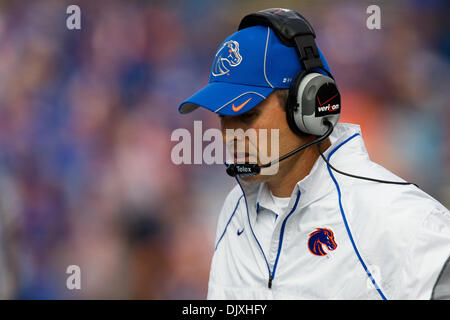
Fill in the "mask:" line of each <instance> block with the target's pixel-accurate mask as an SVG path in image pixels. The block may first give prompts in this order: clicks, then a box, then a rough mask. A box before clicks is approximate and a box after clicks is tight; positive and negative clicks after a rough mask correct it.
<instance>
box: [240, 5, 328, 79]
mask: <svg viewBox="0 0 450 320" xmlns="http://www.w3.org/2000/svg"><path fill="white" fill-rule="evenodd" d="M257 25H262V26H267V27H270V28H271V29H272V30H273V31H274V32H275V34H276V35H277V36H278V38H279V39H280V40H281V42H282V43H283V44H284V45H286V46H289V47H293V46H295V48H296V49H297V53H298V55H299V57H300V61H301V62H302V63H303V65H304V67H305V70H306V71H311V70H312V69H313V68H321V69H323V70H324V69H325V68H324V67H323V64H322V60H321V59H320V55H319V50H318V49H317V45H316V42H315V41H314V38H315V37H316V34H315V32H314V30H313V28H312V27H311V25H310V24H309V22H308V21H307V20H306V19H305V18H304V17H303V16H302V15H301V14H299V13H298V12H296V11H293V10H289V9H266V10H262V11H258V12H256V13H251V14H249V15H246V16H245V17H244V18H242V20H241V23H240V24H239V28H238V30H241V29H245V28H248V27H253V26H257Z"/></svg>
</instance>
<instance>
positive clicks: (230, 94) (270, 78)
mask: <svg viewBox="0 0 450 320" xmlns="http://www.w3.org/2000/svg"><path fill="white" fill-rule="evenodd" d="M319 54H320V58H321V60H322V63H323V66H324V68H325V69H327V71H328V72H330V70H329V67H328V64H327V62H326V60H325V58H324V57H323V55H322V52H321V51H320V50H319ZM301 69H303V66H302V65H301V63H300V60H299V57H298V55H297V52H296V49H295V48H294V47H288V46H285V45H284V44H283V43H281V41H280V40H279V39H278V37H277V36H276V35H275V33H274V32H273V31H272V30H271V29H270V28H269V27H265V26H253V27H249V28H245V29H242V30H239V31H238V32H236V33H234V34H232V35H231V36H229V37H228V38H227V39H225V41H224V42H223V43H222V44H221V46H220V47H219V49H218V50H217V53H216V55H215V57H214V62H213V65H212V67H211V73H210V76H209V83H208V85H206V86H205V87H204V88H203V89H201V90H200V91H198V92H197V93H195V94H194V95H193V96H191V97H190V98H188V99H186V100H185V101H184V102H183V103H181V105H180V106H179V107H178V111H179V112H180V113H182V114H186V113H189V112H191V111H194V110H195V109H197V108H198V107H203V108H206V109H208V110H210V111H212V112H215V113H217V114H220V115H238V114H242V113H244V112H246V111H248V110H250V109H252V108H253V107H255V106H256V105H258V104H259V103H260V102H262V101H263V100H264V99H266V98H267V97H268V96H269V95H270V94H271V93H272V92H273V91H274V90H275V89H288V88H289V87H290V85H291V82H292V80H293V78H294V77H295V75H296V74H297V73H298V72H299V71H300V70H301ZM317 71H318V72H320V73H323V74H326V73H325V72H324V71H323V70H317Z"/></svg>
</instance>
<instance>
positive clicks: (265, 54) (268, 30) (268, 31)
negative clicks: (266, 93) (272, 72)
mask: <svg viewBox="0 0 450 320" xmlns="http://www.w3.org/2000/svg"><path fill="white" fill-rule="evenodd" d="M269 35H270V28H269V27H267V40H266V50H265V51H264V78H266V81H267V83H268V84H269V86H270V87H272V88H274V86H273V85H272V84H271V83H270V82H269V79H267V76H266V56H267V46H268V44H269Z"/></svg>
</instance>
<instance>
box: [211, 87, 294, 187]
mask: <svg viewBox="0 0 450 320" xmlns="http://www.w3.org/2000/svg"><path fill="white" fill-rule="evenodd" d="M219 117H220V123H221V129H222V136H223V139H224V141H225V143H226V144H227V147H228V150H230V151H232V152H233V154H232V156H233V157H234V159H233V160H234V162H235V163H244V162H250V163H258V164H259V165H261V164H265V163H268V162H270V161H273V160H275V159H278V158H279V157H280V156H282V155H284V154H286V153H288V152H290V151H292V150H293V149H295V148H297V147H298V146H299V145H300V143H301V142H302V140H301V138H300V137H299V136H297V135H296V134H295V133H293V132H292V130H291V129H290V128H289V126H288V124H287V121H286V112H285V111H284V109H283V107H282V105H281V104H280V99H279V98H278V97H277V95H276V93H272V94H271V95H270V96H269V97H267V99H265V100H264V101H263V102H261V103H260V104H259V105H257V106H256V107H254V108H253V109H251V110H249V111H247V112H245V113H243V114H240V115H237V116H219ZM228 129H232V130H238V129H242V130H243V131H244V132H245V131H247V130H248V129H254V130H250V131H254V132H255V133H256V135H254V136H252V135H233V136H228V138H227V130H228ZM274 130H278V136H277V135H276V132H275V131H274ZM264 132H266V133H264ZM265 137H267V138H265ZM264 140H266V141H264ZM289 160H290V159H286V160H285V161H283V163H280V165H279V170H281V169H282V167H283V165H286V164H287V163H288V162H289ZM262 170H266V171H268V170H269V169H262ZM279 170H275V172H274V170H271V171H268V173H266V174H264V172H263V171H262V174H259V175H256V176H251V177H246V178H244V179H245V180H246V181H254V182H262V181H268V180H270V179H271V178H273V177H274V176H276V174H277V171H279ZM271 172H273V173H271ZM274 173H275V174H274Z"/></svg>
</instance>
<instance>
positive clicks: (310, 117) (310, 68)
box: [227, 8, 418, 187]
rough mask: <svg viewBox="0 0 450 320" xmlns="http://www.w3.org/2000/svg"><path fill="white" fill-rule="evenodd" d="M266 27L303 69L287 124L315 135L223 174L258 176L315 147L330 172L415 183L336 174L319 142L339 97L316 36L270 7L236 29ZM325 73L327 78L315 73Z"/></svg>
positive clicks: (292, 15) (294, 17)
mask: <svg viewBox="0 0 450 320" xmlns="http://www.w3.org/2000/svg"><path fill="white" fill-rule="evenodd" d="M261 25H262V26H267V27H269V28H271V29H272V30H273V31H274V32H275V34H276V35H277V37H278V38H279V39H280V41H281V42H282V43H283V44H284V45H286V46H289V47H295V48H296V50H297V53H298V56H299V59H300V63H301V64H302V66H303V67H304V70H301V71H299V72H298V73H297V74H296V75H295V77H294V79H293V80H292V83H291V85H290V87H289V95H288V99H287V105H286V118H287V123H288V125H289V127H290V128H291V130H292V131H294V132H295V133H297V134H301V133H302V132H303V133H306V134H312V135H317V136H319V137H317V138H316V139H314V140H313V141H311V142H309V143H307V144H305V145H302V146H300V147H298V148H297V149H295V150H293V151H291V152H289V153H287V154H285V155H283V156H282V157H280V158H278V159H276V160H274V161H272V162H270V163H266V164H263V165H258V164H251V163H244V164H231V165H229V166H228V167H227V173H228V174H229V175H230V176H232V177H234V176H236V175H240V176H241V177H245V176H252V175H256V174H259V173H260V172H261V168H267V167H270V166H271V165H273V164H275V163H277V162H280V161H282V160H284V159H287V158H289V157H291V156H292V155H294V154H296V153H298V152H300V151H301V150H304V149H306V148H308V147H310V146H312V145H314V144H317V147H318V149H319V153H320V156H321V157H322V159H323V160H324V161H325V162H326V163H327V165H328V166H329V167H330V168H331V169H332V170H334V171H336V172H338V173H340V174H343V175H346V176H349V177H352V178H356V179H363V180H369V181H374V182H379V183H388V184H401V185H410V184H413V185H415V186H416V187H418V186H417V185H416V184H415V183H411V182H400V181H388V180H380V179H375V178H369V177H362V176H357V175H353V174H350V173H346V172H343V171H340V170H338V169H336V168H335V167H333V166H332V165H331V164H330V162H329V161H328V160H327V159H326V158H325V156H324V155H323V153H322V150H321V149H320V143H321V142H322V141H323V140H325V139H326V138H328V136H330V135H331V133H332V131H333V128H334V126H335V125H336V123H337V122H338V120H339V116H340V114H341V95H340V93H339V90H338V88H337V86H336V83H335V81H334V78H333V76H332V75H331V73H330V72H329V71H328V70H327V69H325V67H324V66H323V63H322V60H321V58H320V54H319V50H318V48H317V45H316V42H315V41H314V39H315V37H316V34H315V33H314V30H313V28H312V27H311V25H310V24H309V22H308V21H307V20H306V19H305V18H304V17H303V16H302V15H301V14H299V13H298V12H296V11H294V10H290V9H281V8H272V9H266V10H262V11H258V12H256V13H251V14H249V15H246V16H245V17H244V18H242V20H241V23H240V24H239V28H238V30H242V29H245V28H248V27H253V26H261ZM319 70H322V71H323V72H325V73H326V74H327V75H328V76H325V75H323V74H322V73H319Z"/></svg>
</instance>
